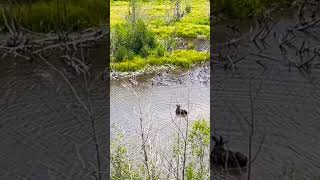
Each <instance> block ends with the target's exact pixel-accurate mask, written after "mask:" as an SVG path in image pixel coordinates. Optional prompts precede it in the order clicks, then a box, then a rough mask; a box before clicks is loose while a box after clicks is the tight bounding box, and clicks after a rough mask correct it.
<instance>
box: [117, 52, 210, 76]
mask: <svg viewBox="0 0 320 180" xmlns="http://www.w3.org/2000/svg"><path fill="white" fill-rule="evenodd" d="M207 60H209V53H207V52H198V51H194V50H177V51H173V52H172V53H167V54H166V55H165V56H163V57H157V56H154V55H152V56H149V57H147V58H141V57H138V56H136V57H134V58H133V59H132V60H127V61H123V62H120V63H111V69H112V70H115V71H120V72H129V71H137V70H142V69H144V68H145V67H146V66H147V65H150V66H161V65H166V64H169V65H175V66H177V67H182V68H190V67H191V66H192V65H193V64H196V63H200V62H203V61H207Z"/></svg>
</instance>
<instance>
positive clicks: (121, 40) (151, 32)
mask: <svg viewBox="0 0 320 180" xmlns="http://www.w3.org/2000/svg"><path fill="white" fill-rule="evenodd" d="M175 2H177V1H170V0H158V1H148V2H144V1H136V3H135V4H134V9H133V5H132V2H131V1H111V2H110V11H111V12H110V26H111V68H112V70H114V71H121V72H128V71H137V70H143V69H145V68H146V67H148V66H161V65H165V64H169V65H174V66H177V67H180V68H190V67H191V66H192V65H193V64H196V63H199V62H202V61H206V60H209V53H208V52H199V51H196V50H194V47H195V45H190V46H189V47H187V48H184V49H180V50H177V46H178V45H177V42H176V39H179V38H180V39H181V38H182V39H183V38H188V39H194V38H202V39H207V40H209V36H210V19H209V13H210V2H209V1H208V0H198V1H197V0H187V1H180V6H179V8H180V14H182V15H181V16H182V17H181V18H179V19H177V17H176V14H175V8H176V7H177V6H176V4H175ZM133 11H135V12H136V13H132V12H133ZM129 12H130V13H129ZM133 14H134V17H135V18H136V19H137V22H135V23H136V24H137V25H135V24H134V23H132V21H131V19H130V18H132V17H133ZM189 43H191V42H189Z"/></svg>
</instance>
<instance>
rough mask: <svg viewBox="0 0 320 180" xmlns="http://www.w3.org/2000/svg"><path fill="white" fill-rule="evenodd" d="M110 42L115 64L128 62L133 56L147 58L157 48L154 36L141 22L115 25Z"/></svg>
mask: <svg viewBox="0 0 320 180" xmlns="http://www.w3.org/2000/svg"><path fill="white" fill-rule="evenodd" d="M111 42H112V45H111V46H112V47H111V49H112V52H113V57H114V60H115V61H116V62H121V61H122V60H124V59H127V60H130V59H132V58H133V56H134V55H140V56H142V57H147V56H149V54H150V51H151V50H153V49H155V48H156V47H157V43H156V39H155V35H154V34H153V33H152V32H151V31H149V29H148V28H147V25H146V24H145V23H144V22H143V21H141V20H139V21H137V22H136V23H127V24H125V25H117V26H116V27H115V28H114V29H113V31H112V35H111Z"/></svg>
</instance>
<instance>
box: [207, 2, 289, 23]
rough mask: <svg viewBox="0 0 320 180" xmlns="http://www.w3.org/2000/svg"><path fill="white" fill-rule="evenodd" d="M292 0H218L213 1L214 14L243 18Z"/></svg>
mask: <svg viewBox="0 0 320 180" xmlns="http://www.w3.org/2000/svg"><path fill="white" fill-rule="evenodd" d="M292 2H293V0H220V1H213V7H214V9H213V11H214V15H216V16H217V15H222V16H226V17H229V18H237V19H239V18H240V19H244V18H248V17H252V16H257V15H259V14H261V13H262V12H263V11H264V10H266V9H267V8H269V7H271V6H272V5H275V4H278V5H280V6H288V5H290V4H291V3H292Z"/></svg>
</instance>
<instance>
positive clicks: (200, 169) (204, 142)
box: [186, 119, 210, 180]
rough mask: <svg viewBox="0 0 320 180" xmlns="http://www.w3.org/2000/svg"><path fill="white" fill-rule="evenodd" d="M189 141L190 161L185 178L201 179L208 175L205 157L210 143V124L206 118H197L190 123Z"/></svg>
mask: <svg viewBox="0 0 320 180" xmlns="http://www.w3.org/2000/svg"><path fill="white" fill-rule="evenodd" d="M188 140H189V143H190V146H191V151H192V156H193V159H192V161H191V162H190V163H189V164H188V166H187V168H186V176H187V179H190V180H191V179H195V180H202V179H207V178H208V177H209V176H208V174H209V165H208V162H206V161H207V159H208V158H205V157H206V155H208V153H206V152H208V150H209V145H210V126H209V125H208V122H207V121H206V120H204V119H203V120H197V121H195V122H194V123H193V124H192V128H191V132H190V135H189V139H188Z"/></svg>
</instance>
